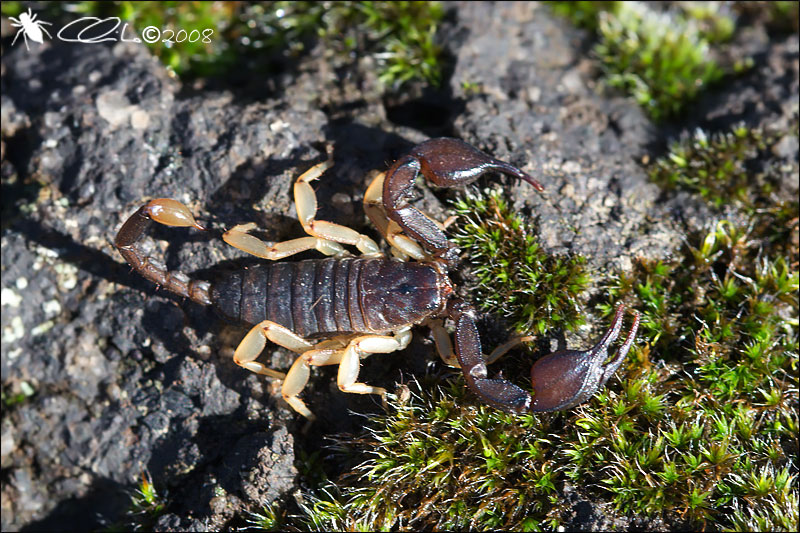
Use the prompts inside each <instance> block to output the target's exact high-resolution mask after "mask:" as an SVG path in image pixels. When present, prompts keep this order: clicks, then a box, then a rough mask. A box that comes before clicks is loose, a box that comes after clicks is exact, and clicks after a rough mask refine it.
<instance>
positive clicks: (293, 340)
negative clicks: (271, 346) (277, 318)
mask: <svg viewBox="0 0 800 533" xmlns="http://www.w3.org/2000/svg"><path fill="white" fill-rule="evenodd" d="M267 339H269V340H271V341H272V342H274V343H275V344H277V345H279V346H283V347H284V348H288V349H289V350H292V351H293V352H300V353H302V352H305V351H307V350H309V349H310V348H311V347H312V344H311V343H310V342H308V341H307V340H305V339H304V338H302V337H300V336H299V335H297V334H296V333H294V332H293V331H291V330H290V329H287V328H285V327H283V326H281V325H280V324H276V323H275V322H271V321H269V320H264V321H263V322H259V323H258V324H256V325H255V326H253V328H251V329H250V331H249V332H247V335H245V336H244V339H242V342H240V343H239V346H238V347H237V348H236V351H235V352H234V353H233V362H234V363H236V364H237V365H239V366H241V367H243V368H246V369H247V370H249V371H251V372H255V373H256V374H263V375H265V376H270V377H273V378H278V379H283V378H285V377H286V376H285V374H284V373H283V372H278V371H276V370H272V369H271V368H267V366H266V365H264V364H263V363H259V362H258V361H256V359H257V358H258V356H259V355H261V352H263V351H264V347H265V346H266V345H267Z"/></svg>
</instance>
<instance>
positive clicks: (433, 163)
mask: <svg viewBox="0 0 800 533" xmlns="http://www.w3.org/2000/svg"><path fill="white" fill-rule="evenodd" d="M489 171H494V172H502V173H503V174H508V175H510V176H514V177H517V178H519V179H522V180H525V181H527V182H528V183H530V184H531V185H532V186H533V187H534V188H535V189H536V190H537V191H540V192H541V191H543V190H544V187H543V186H542V184H541V183H539V182H538V181H536V180H535V179H533V178H532V177H531V176H529V175H528V174H527V173H525V172H523V171H522V170H520V169H518V168H517V167H515V166H513V165H511V164H510V163H506V162H505V161H500V160H499V159H495V158H493V157H490V156H489V155H487V154H485V153H483V152H481V151H480V150H478V149H477V148H475V147H474V146H471V145H469V144H467V143H465V142H464V141H461V140H458V139H449V138H446V137H443V138H438V139H430V140H428V141H425V142H424V143H422V144H419V145H417V146H415V147H414V148H413V149H412V151H411V153H409V154H408V155H406V156H404V157H402V158H400V159H398V160H397V161H396V162H395V164H394V165H392V167H391V168H390V169H389V170H388V171H387V172H386V177H385V178H384V181H383V196H382V197H383V205H384V209H385V210H386V215H387V216H388V218H389V219H390V220H393V221H394V222H396V223H397V224H398V225H399V226H400V228H402V230H403V232H404V233H405V234H406V235H407V236H409V237H411V238H413V239H416V240H417V241H418V242H419V244H420V245H422V247H423V248H425V249H426V250H427V251H428V252H429V253H431V255H432V256H433V257H437V258H441V259H444V260H445V261H446V262H448V263H451V262H453V261H455V259H456V258H457V257H458V253H459V251H458V249H457V248H455V247H454V246H453V245H452V244H451V243H450V242H449V241H448V239H447V236H446V235H445V233H444V231H442V229H441V228H440V227H439V225H438V224H437V223H436V222H434V221H433V220H432V219H430V218H428V217H427V216H426V215H424V214H422V213H421V212H420V211H419V210H418V209H417V208H416V207H414V206H413V205H411V201H410V200H411V198H412V196H413V190H414V183H415V181H416V179H417V177H418V176H419V175H422V176H424V177H425V178H426V179H427V180H428V181H429V182H431V183H432V184H433V185H436V186H438V187H461V186H464V185H467V184H469V183H472V182H473V181H475V180H476V179H478V178H479V177H480V176H481V175H483V174H485V173H486V172H489Z"/></svg>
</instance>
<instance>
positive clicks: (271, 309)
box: [114, 138, 639, 419]
mask: <svg viewBox="0 0 800 533" xmlns="http://www.w3.org/2000/svg"><path fill="white" fill-rule="evenodd" d="M329 167H330V163H329V162H323V163H320V164H318V165H315V166H314V167H312V168H311V169H310V170H308V171H307V172H305V173H303V174H302V175H301V176H300V177H299V178H298V179H297V181H296V182H295V186H294V195H295V205H296V207H297V212H298V218H299V219H300V222H301V224H302V225H303V228H304V229H305V231H306V233H307V234H308V236H307V237H301V238H298V239H293V240H290V241H284V242H279V243H272V244H270V243H266V242H263V241H261V240H260V239H258V238H257V237H255V236H253V235H251V234H250V233H249V232H250V230H252V229H254V228H255V224H252V223H251V224H241V225H238V226H235V227H233V228H231V229H230V230H228V231H227V232H226V233H225V234H224V235H223V239H224V240H225V241H226V242H227V243H228V244H230V245H232V246H234V247H236V248H238V249H240V250H243V251H245V252H247V253H249V254H252V255H255V256H257V257H261V258H264V259H268V260H270V262H267V263H264V264H260V265H257V266H254V267H250V268H247V269H244V270H241V271H238V272H233V273H228V274H225V275H223V276H222V277H221V278H220V279H219V280H218V281H216V282H215V283H213V284H210V283H208V282H204V281H195V280H191V279H190V278H189V277H188V276H186V275H184V274H181V273H178V272H171V271H168V270H167V269H166V267H165V266H164V265H162V264H161V263H159V262H158V261H155V260H153V259H152V258H150V257H149V256H147V254H146V253H145V252H144V251H143V250H142V249H141V243H140V240H141V238H142V237H143V236H144V235H145V234H146V233H147V231H148V229H149V227H150V226H151V225H152V223H153V222H158V223H161V224H165V225H169V226H184V227H188V226H193V227H195V228H198V229H204V228H203V227H202V226H201V225H200V224H198V223H197V222H196V221H195V219H194V217H193V216H192V214H191V212H190V211H189V209H188V208H187V207H186V206H184V205H183V204H181V203H180V202H177V201H175V200H170V199H159V200H153V201H151V202H149V203H147V204H145V205H144V206H142V207H141V208H140V209H139V210H138V211H136V212H135V213H134V214H133V215H132V216H131V217H130V218H129V219H128V220H127V221H126V222H125V223H124V224H123V225H122V227H121V228H120V230H119V232H118V233H117V237H116V239H115V241H114V244H115V246H116V247H117V249H118V250H119V251H120V253H121V254H122V256H123V257H124V258H125V260H126V261H127V262H128V263H129V264H130V265H131V266H132V267H133V268H134V269H135V270H136V271H137V272H139V273H140V274H141V275H142V276H144V277H145V278H147V279H149V280H151V281H153V282H155V283H157V284H159V285H161V286H163V287H165V288H167V289H168V290H170V291H172V292H174V293H176V294H179V295H181V296H183V297H185V298H190V299H192V300H193V301H195V302H197V303H200V304H203V305H213V306H214V307H216V308H217V310H218V311H219V312H220V313H221V314H222V315H223V316H225V317H227V318H229V319H233V320H236V321H240V322H243V323H245V324H248V325H250V326H251V329H250V331H249V332H248V333H247V335H245V337H244V339H243V340H242V341H241V343H240V344H239V346H238V347H237V348H236V350H235V353H234V357H233V359H234V362H236V363H237V364H238V365H240V366H242V367H244V368H246V369H248V370H251V371H253V372H256V373H259V374H264V375H267V376H270V377H275V378H279V379H283V380H284V381H283V385H282V388H281V394H282V396H283V398H284V399H285V400H286V402H287V403H288V404H289V405H290V406H291V407H292V408H293V409H294V410H296V411H297V412H299V413H300V414H302V415H303V416H305V417H307V418H309V419H311V418H313V414H312V413H311V411H310V410H309V409H308V407H307V406H306V405H305V403H304V402H303V400H302V399H300V397H299V395H300V393H301V392H302V390H303V388H304V387H305V385H306V383H307V382H308V379H309V375H310V369H311V367H312V366H322V365H338V368H339V370H338V375H337V384H338V386H339V388H340V389H341V390H342V391H345V392H352V393H358V394H378V395H380V396H381V397H385V395H386V390H385V389H382V388H380V387H373V386H370V385H367V384H366V383H361V382H358V381H357V378H358V373H359V365H360V360H361V359H363V358H365V357H367V356H369V355H370V354H377V353H390V352H393V351H396V350H402V349H404V348H405V347H406V346H408V344H409V342H410V340H411V327H412V326H415V325H419V324H426V325H428V326H430V328H431V330H432V332H433V337H434V341H435V343H436V348H437V351H438V353H439V355H440V356H441V358H442V360H443V361H444V362H445V363H446V364H448V365H451V366H456V367H459V368H460V369H461V371H462V373H463V374H464V378H465V380H466V383H467V386H468V387H469V388H470V389H471V390H472V391H473V392H474V393H475V394H476V395H477V396H478V397H479V398H481V400H482V401H484V402H485V403H487V404H489V405H491V406H493V407H496V408H498V409H503V410H505V411H509V412H513V413H523V412H530V411H556V410H562V409H568V408H570V407H573V406H575V405H577V404H579V403H582V402H584V401H586V400H587V399H588V398H589V397H591V395H592V394H594V392H595V391H596V390H597V389H598V388H599V387H601V386H602V385H603V384H605V382H606V381H607V380H608V379H609V378H610V377H611V376H612V375H613V374H614V372H616V370H617V369H618V368H619V366H620V365H621V364H622V362H623V360H624V358H625V355H626V354H627V352H628V350H629V349H630V347H631V346H632V345H633V342H634V340H635V336H636V330H637V328H638V325H639V316H638V314H637V313H635V312H634V316H635V318H634V321H633V325H632V327H631V329H630V332H629V333H628V335H627V338H626V339H625V341H624V342H623V344H622V347H621V348H620V350H619V352H618V354H617V355H616V356H615V357H614V358H613V359H612V360H611V361H609V362H606V359H607V358H608V348H609V345H610V344H611V343H612V342H613V341H615V340H616V339H617V337H618V336H619V334H620V331H621V329H622V320H623V318H624V306H622V305H619V306H618V307H617V313H616V315H615V317H614V320H613V322H612V325H611V327H610V328H609V329H608V331H607V332H606V334H605V335H604V336H603V338H602V339H601V340H600V341H599V342H598V343H597V344H596V345H595V346H594V347H593V348H591V349H589V350H584V351H576V350H564V351H559V352H555V353H552V354H550V355H547V356H545V357H544V358H542V359H540V360H539V361H538V362H537V363H536V364H535V365H533V368H532V369H531V380H532V385H533V393H534V394H533V395H531V394H530V393H529V392H528V391H526V390H524V389H522V388H521V387H518V386H517V385H515V384H513V383H511V382H510V381H508V380H506V379H504V378H502V377H500V376H498V377H496V378H490V377H489V372H488V369H487V364H488V363H490V362H492V361H494V360H496V359H497V358H498V357H499V356H500V355H502V354H503V353H505V352H506V351H507V350H508V349H510V348H511V347H513V346H514V345H516V344H518V343H519V342H521V341H522V340H526V339H527V338H525V339H515V340H512V341H509V342H507V343H505V344H503V345H501V346H499V347H498V348H497V349H495V351H494V352H492V354H491V355H490V356H489V357H488V359H487V358H486V357H485V356H484V355H483V353H482V349H481V341H480V337H479V334H478V328H477V326H476V312H475V309H474V308H473V307H472V306H471V305H470V304H469V303H468V302H466V301H464V300H462V299H460V298H458V297H456V296H455V292H454V289H453V286H452V284H451V282H450V280H449V278H448V277H447V268H448V267H449V266H451V265H452V264H453V263H454V261H455V259H456V258H457V256H458V249H457V248H455V247H454V246H453V245H452V244H451V243H449V241H448V240H447V237H446V235H445V233H444V227H443V226H442V225H441V224H439V223H438V222H435V221H433V220H432V219H430V218H428V217H427V216H425V215H424V214H422V213H421V212H420V211H418V210H417V209H416V208H415V207H413V206H412V205H410V203H409V200H410V198H411V196H412V192H413V191H412V188H413V186H414V182H415V180H416V178H417V177H418V176H419V175H421V176H423V177H425V178H426V179H427V180H429V181H430V182H431V183H433V184H434V185H439V186H443V187H453V186H459V185H465V184H467V183H470V182H472V181H474V180H475V179H477V178H478V177H479V176H480V175H481V174H483V173H485V172H488V171H497V172H502V173H505V174H509V175H511V176H515V177H518V178H520V179H523V180H525V181H528V182H529V183H530V184H532V185H533V186H534V187H535V188H536V189H538V190H542V189H543V187H542V186H541V184H539V183H538V182H537V181H536V180H534V179H533V178H531V177H530V176H529V175H527V174H526V173H524V172H523V171H521V170H519V169H517V168H516V167H514V166H512V165H510V164H508V163H506V162H503V161H499V160H496V159H493V158H491V157H490V156H488V155H486V154H484V153H483V152H481V151H479V150H477V149H476V148H474V147H472V146H470V145H468V144H467V143H465V142H463V141H459V140H457V139H446V138H442V139H432V140H430V141H427V142H424V143H422V144H420V145H417V146H416V147H414V148H413V149H412V150H411V151H410V152H409V154H408V155H406V156H404V157H402V158H400V159H399V160H398V161H397V162H396V163H395V164H394V165H393V166H392V167H391V168H390V169H389V170H388V171H387V172H386V173H379V174H377V175H376V176H375V178H374V179H373V181H372V183H371V184H370V185H369V187H368V188H367V191H366V193H365V195H364V210H365V212H366V214H367V216H368V217H369V218H370V219H371V220H372V222H373V223H374V224H375V226H376V228H377V229H378V231H379V232H380V233H381V234H382V235H383V236H384V237H385V238H386V240H387V242H388V243H389V244H390V245H391V246H392V253H393V254H394V255H395V257H396V258H395V259H389V258H387V257H384V256H383V255H382V254H380V250H379V248H378V246H377V244H376V243H375V241H373V240H372V239H371V238H370V237H368V236H366V235H363V234H360V233H358V232H356V231H354V230H352V229H350V228H347V227H344V226H340V225H338V224H334V223H331V222H326V221H320V220H316V219H315V215H316V211H317V200H316V195H315V194H314V190H313V188H312V187H311V185H310V183H311V182H312V181H313V180H315V179H317V178H319V177H320V176H321V175H322V174H323V173H324V172H325V171H326V170H327V169H328V168H329ZM343 245H348V246H354V247H356V248H357V249H358V250H359V251H360V252H361V253H362V254H363V255H362V256H361V257H358V258H355V257H351V256H350V254H349V253H348V251H347V250H346V249H345V248H344V247H343ZM312 248H313V249H316V250H318V251H320V252H322V253H323V254H326V255H329V256H332V257H329V258H327V259H308V260H305V261H298V262H277V260H278V259H283V258H285V257H288V256H291V255H294V254H296V253H298V252H302V251H305V250H310V249H312ZM398 259H401V260H398ZM407 259H413V260H414V261H402V260H407ZM443 320H450V321H451V322H452V323H453V324H454V326H455V335H454V341H455V342H451V340H450V336H449V334H448V333H447V330H445V328H444V326H443ZM267 340H269V341H272V342H274V343H276V344H279V345H280V346H283V347H285V348H288V349H289V350H292V351H294V352H297V353H298V354H300V355H299V356H298V357H297V359H296V360H295V362H294V364H292V366H291V368H290V369H289V371H288V372H287V373H286V374H284V373H282V372H278V371H275V370H272V369H270V368H267V367H266V366H265V365H264V364H263V363H260V362H258V361H257V359H258V357H259V355H260V354H261V352H262V351H263V349H264V347H265V345H266V341H267Z"/></svg>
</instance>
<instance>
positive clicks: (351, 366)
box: [336, 329, 411, 401]
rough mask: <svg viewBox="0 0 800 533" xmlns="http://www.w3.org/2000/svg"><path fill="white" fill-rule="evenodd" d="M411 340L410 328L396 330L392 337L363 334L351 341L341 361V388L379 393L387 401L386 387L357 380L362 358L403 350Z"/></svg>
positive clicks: (365, 392) (349, 390)
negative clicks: (374, 385)
mask: <svg viewBox="0 0 800 533" xmlns="http://www.w3.org/2000/svg"><path fill="white" fill-rule="evenodd" d="M409 342H411V330H410V329H404V330H401V331H398V332H395V334H394V336H392V337H388V336H383V335H363V336H361V337H356V338H355V339H353V340H352V341H350V344H348V345H347V348H346V349H345V350H344V355H342V360H341V362H340V363H339V374H338V376H337V379H336V382H337V385H339V389H340V390H342V391H344V392H351V393H355V394H379V395H380V396H381V399H383V400H384V401H385V398H384V397H385V395H386V389H384V388H381V387H373V386H371V385H367V384H366V383H359V382H357V381H356V379H358V372H359V369H360V366H361V365H360V362H361V359H363V358H364V357H367V356H369V355H370V354H373V353H391V352H394V351H396V350H402V349H403V348H405V347H406V346H408V343H409Z"/></svg>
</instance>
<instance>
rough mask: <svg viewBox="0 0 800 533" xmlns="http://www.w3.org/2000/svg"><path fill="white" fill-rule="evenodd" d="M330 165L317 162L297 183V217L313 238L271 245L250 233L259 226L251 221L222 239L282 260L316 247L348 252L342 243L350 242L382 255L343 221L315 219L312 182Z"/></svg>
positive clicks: (252, 251) (230, 231)
mask: <svg viewBox="0 0 800 533" xmlns="http://www.w3.org/2000/svg"><path fill="white" fill-rule="evenodd" d="M330 167H331V162H330V161H324V162H322V163H318V164H316V165H314V166H313V167H311V168H310V169H309V170H308V171H306V172H304V173H303V174H302V175H300V177H299V178H297V181H295V184H294V204H295V208H296V209H297V218H298V219H300V223H301V224H302V225H303V229H304V230H305V231H306V233H308V234H309V235H310V237H301V238H299V239H292V240H290V241H284V242H279V243H277V244H271V245H270V244H267V243H265V242H263V241H261V240H260V239H258V238H257V237H255V236H253V235H250V233H249V232H250V231H251V230H253V229H255V228H256V225H255V224H253V223H248V224H239V225H238V226H235V227H233V228H231V229H230V230H228V231H227V232H226V233H225V234H224V235H223V236H222V238H223V239H224V240H225V242H227V243H228V244H230V245H231V246H233V247H235V248H238V249H240V250H243V251H245V252H247V253H249V254H252V255H255V256H257V257H263V258H264V259H271V260H276V259H283V258H284V257H288V256H290V255H294V254H297V253H299V252H304V251H306V250H311V249H314V248H316V249H317V250H318V251H320V252H322V253H324V254H326V255H337V256H341V255H345V254H347V252H346V251H345V249H344V248H342V246H341V244H351V245H353V246H355V247H356V248H358V250H359V251H360V252H361V253H362V254H367V255H378V254H380V248H378V245H377V244H376V243H375V241H373V240H372V239H370V238H369V237H367V236H366V235H362V234H361V233H358V232H357V231H355V230H353V229H350V228H348V227H346V226H342V225H340V224H334V223H333V222H326V221H324V220H316V218H315V215H316V213H317V197H316V194H315V193H314V189H313V188H312V187H311V182H312V181H314V180H315V179H317V178H319V177H320V176H321V175H322V174H323V173H324V172H325V171H326V170H328V169H329V168H330Z"/></svg>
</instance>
